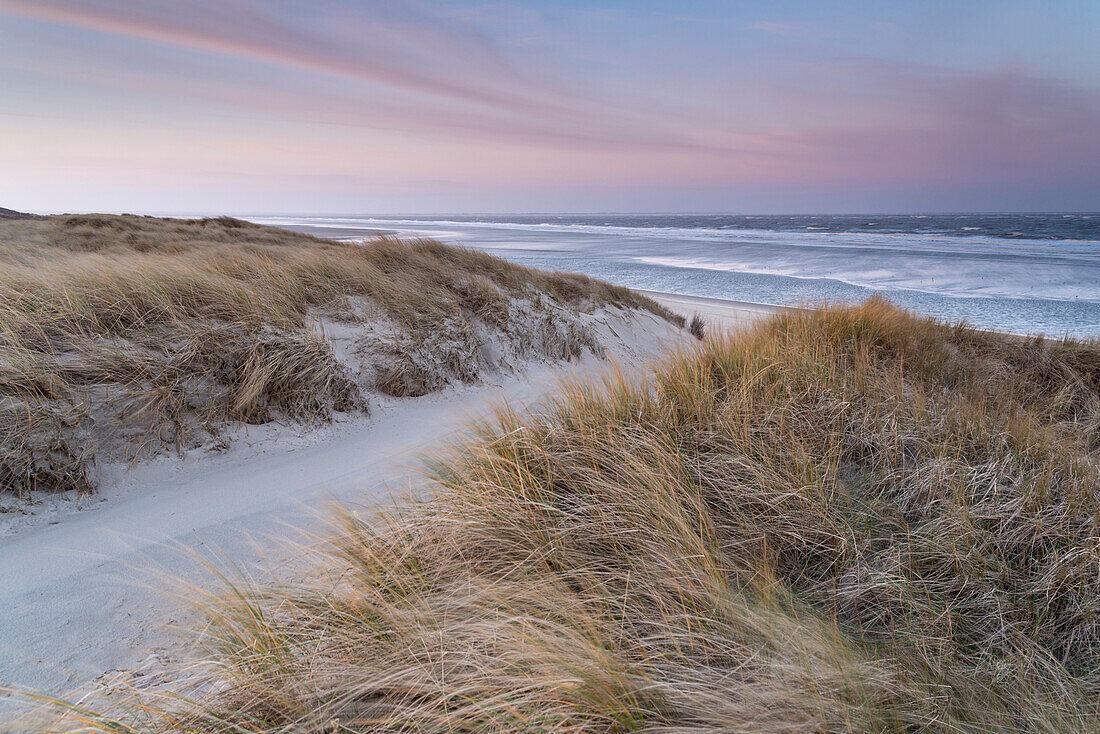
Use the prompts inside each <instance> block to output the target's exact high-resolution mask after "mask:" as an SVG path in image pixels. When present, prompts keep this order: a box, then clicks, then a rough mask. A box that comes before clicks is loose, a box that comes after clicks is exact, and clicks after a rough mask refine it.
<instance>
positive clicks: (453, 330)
mask: <svg viewBox="0 0 1100 734" xmlns="http://www.w3.org/2000/svg"><path fill="white" fill-rule="evenodd" d="M535 301H538V302H540V303H544V304H547V307H546V308H544V309H543V314H542V316H541V317H540V318H541V319H542V322H541V323H542V326H543V328H542V331H543V332H545V333H543V334H542V336H543V339H542V341H540V342H538V344H537V345H535V346H537V347H539V348H541V349H542V350H543V351H546V350H553V349H556V350H559V351H562V350H564V351H565V352H566V353H567V354H571V353H573V352H576V351H577V350H579V349H580V348H581V347H582V346H583V345H584V340H583V338H581V336H578V335H577V334H575V333H573V332H571V331H570V329H571V328H573V323H572V322H570V321H569V315H570V314H571V313H575V312H576V311H577V310H584V309H590V308H592V307H596V306H603V305H608V304H615V305H623V306H630V307H639V308H648V309H650V310H653V311H654V312H657V313H661V315H663V316H666V317H668V318H673V317H672V316H671V314H668V312H666V311H664V310H663V309H661V308H660V307H658V306H657V305H656V304H654V303H653V302H651V301H648V300H647V299H644V298H642V297H641V296H638V295H636V294H634V293H632V292H631V291H628V290H626V289H624V288H617V287H614V286H611V285H608V284H606V283H602V282H598V281H594V280H591V279H588V278H585V277H583V276H576V275H569V274H561V273H546V272H539V271H534V270H530V269H527V268H522V267H519V266H515V265H512V264H509V263H507V262H505V261H503V260H500V259H498V258H495V257H491V256H489V255H486V254H483V253H479V252H474V251H469V250H461V249H458V248H453V247H447V246H445V245H442V244H439V243H438V242H432V241H427V240H424V241H416V242H408V243H407V242H400V241H397V240H393V239H382V240H379V241H377V242H374V243H370V244H367V245H356V244H347V243H337V242H333V241H329V240H323V239H318V238H315V237H310V236H308V235H303V234H297V233H293V232H288V231H285V230H280V229H275V228H271V227H261V226H258V225H254V224H250V223H247V222H243V221H240V220H235V219H230V218H227V217H223V218H219V219H202V220H176V219H157V218H152V217H137V216H107V215H68V216H58V217H49V218H41V219H37V220H18V221H5V222H2V223H0V491H15V492H25V491H27V490H32V489H39V488H46V489H69V488H86V487H87V486H88V483H89V480H88V472H87V465H88V461H89V457H90V456H92V455H95V454H96V453H97V452H101V451H107V452H108V453H113V454H114V455H115V458H117V457H118V455H122V454H125V455H126V458H129V457H130V455H136V454H139V453H141V452H142V451H144V450H157V447H161V446H163V445H165V444H167V445H172V446H177V447H180V448H182V447H185V446H187V445H188V444H189V443H190V442H191V441H192V440H193V439H194V436H195V435H196V434H198V435H203V434H207V433H209V432H211V431H216V430H218V428H219V427H220V426H221V425H223V424H225V423H226V422H227V421H246V422H252V423H257V422H266V421H269V420H272V419H275V418H287V419H293V420H313V419H325V418H327V417H329V415H330V414H331V412H332V411H334V410H349V409H354V408H356V407H357V406H361V405H362V404H363V396H362V394H361V393H362V389H361V388H363V387H366V388H368V389H369V390H374V389H377V390H380V391H382V392H385V393H388V394H392V395H418V394H423V393H425V392H429V391H431V390H435V389H439V388H440V387H442V386H444V385H445V384H446V383H447V382H448V381H449V380H466V381H469V380H473V379H476V378H477V376H478V368H479V363H478V360H477V353H478V352H477V350H478V347H479V344H478V342H477V340H476V338H475V337H474V334H473V329H474V326H475V325H476V324H485V325H487V327H488V328H492V329H495V330H497V331H498V332H500V333H502V334H503V335H504V338H514V337H516V336H517V334H520V332H521V331H523V329H521V328H520V327H519V325H518V324H515V323H513V319H512V316H513V312H514V310H515V309H516V307H517V303H519V302H523V303H528V304H529V303H533V302H535ZM528 310H530V309H528ZM318 314H320V315H324V316H328V317H331V318H335V319H343V320H346V321H351V322H358V323H363V322H366V323H369V324H372V325H374V324H382V325H384V326H385V329H384V331H385V333H386V339H385V343H384V344H382V343H380V344H378V345H375V346H376V347H377V348H376V350H375V351H377V352H378V353H379V355H381V357H384V360H383V363H381V364H379V365H377V372H378V374H377V379H376V380H375V381H374V382H373V383H371V384H369V385H366V386H364V385H360V384H357V382H356V381H355V379H353V375H351V374H349V370H348V369H347V367H346V365H344V364H342V363H341V362H340V361H339V360H338V359H336V357H335V356H334V354H333V351H332V349H331V346H330V344H329V342H328V341H326V339H325V338H324V337H323V335H322V334H321V333H319V330H318V329H317V328H315V324H314V323H312V321H313V320H314V317H316V316H317V315H318ZM526 328H527V327H526V326H525V327H524V329H526ZM574 331H575V328H574ZM549 336H560V339H559V342H563V343H564V344H565V346H564V347H563V346H562V345H561V344H559V343H553V344H552V343H551V341H552V340H550V339H549ZM523 337H524V338H525V339H531V337H530V335H529V334H523ZM368 346H369V345H368ZM114 444H118V447H115V448H111V447H112V446H113V445H114Z"/></svg>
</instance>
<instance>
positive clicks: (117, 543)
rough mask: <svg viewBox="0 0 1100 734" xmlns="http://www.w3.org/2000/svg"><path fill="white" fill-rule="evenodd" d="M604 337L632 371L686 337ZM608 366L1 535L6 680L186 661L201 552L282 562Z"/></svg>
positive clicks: (150, 481)
mask: <svg viewBox="0 0 1100 734" xmlns="http://www.w3.org/2000/svg"><path fill="white" fill-rule="evenodd" d="M595 326H596V328H597V332H598V335H599V339H600V341H601V343H603V344H604V345H605V346H606V347H607V350H608V353H609V355H610V356H611V357H612V360H614V361H615V362H618V363H619V364H621V365H624V366H626V367H630V366H640V365H643V364H645V363H647V362H649V361H650V360H652V359H653V358H655V357H656V356H657V355H659V354H660V353H661V352H663V351H664V349H665V348H667V347H668V346H669V345H670V344H671V343H673V342H675V341H676V340H677V339H680V338H683V336H682V332H678V331H677V330H676V329H675V328H674V327H671V326H670V325H668V324H667V323H666V322H664V321H662V320H660V319H658V318H657V317H655V316H653V315H651V314H648V313H633V314H625V313H624V312H618V311H614V312H611V313H605V314H603V315H602V316H600V317H599V318H597V319H595ZM610 364H611V360H609V361H600V360H598V359H596V358H595V357H592V356H588V357H586V358H585V359H583V360H581V362H580V363H578V364H575V365H559V366H556V367H555V366H547V365H531V366H529V367H528V368H527V370H526V372H525V373H524V374H522V375H518V376H508V377H503V378H500V379H497V380H496V384H484V385H480V386H475V387H464V388H454V389H448V390H445V391H443V392H442V393H438V394H434V395H430V396H427V397H424V398H415V399H404V400H395V399H391V400H389V401H387V402H382V403H380V404H379V403H375V410H374V414H373V415H372V416H371V417H370V418H369V419H367V418H356V419H347V420H344V421H342V422H338V423H337V424H335V425H332V426H328V427H324V428H321V429H315V430H312V431H305V430H303V429H301V428H289V427H282V428H278V429H272V428H261V429H260V430H257V429H255V428H252V429H250V432H249V433H248V434H247V435H243V436H240V437H239V438H238V440H237V441H235V442H234V443H233V444H232V446H231V447H230V448H229V449H228V450H226V451H222V452H220V453H216V452H205V453H204V452H198V451H196V452H191V453H190V454H189V455H188V456H187V457H186V458H185V459H183V460H180V459H171V458H164V459H161V460H159V461H155V462H153V463H150V464H146V465H141V466H137V467H134V468H132V469H129V470H127V471H125V472H116V474H115V476H114V478H113V480H112V481H108V482H104V484H103V485H101V491H100V493H99V494H98V495H97V496H96V497H95V498H94V499H93V501H92V502H90V503H88V502H87V501H86V502H85V503H84V505H85V507H84V508H82V509H79V510H77V509H76V508H75V504H74V503H69V505H68V506H66V504H65V503H58V504H57V506H56V507H52V508H47V510H48V512H47V513H45V514H43V513H42V512H39V513H38V515H37V516H36V517H32V518H31V521H30V522H24V523H22V525H21V526H19V527H15V528H9V530H14V531H15V532H13V534H11V535H9V536H8V537H6V538H2V539H0V558H2V559H3V563H2V564H0V685H14V686H17V687H20V688H32V689H35V690H45V691H50V692H69V691H71V690H72V689H73V688H74V687H76V686H79V685H82V684H85V683H87V682H89V681H92V680H95V679H96V678H98V677H100V676H102V675H103V674H104V673H107V672H108V671H112V670H119V669H124V670H125V669H133V668H135V667H137V666H140V665H141V663H142V661H144V660H147V659H150V658H152V657H155V656H161V657H163V656H169V657H171V656H175V655H176V654H178V652H179V649H180V648H181V646H182V644H183V643H182V642H179V641H178V639H177V638H176V635H174V634H171V633H170V631H169V629H168V628H169V627H170V626H172V625H173V624H175V623H177V622H179V621H180V620H181V610H182V609H183V608H184V607H185V605H182V604H180V603H179V602H178V600H174V599H172V598H170V597H168V596H167V595H166V594H165V593H164V588H165V587H166V586H167V584H166V581H165V579H166V577H172V578H177V579H182V580H184V581H186V582H199V581H201V580H202V578H203V576H204V574H205V573H207V571H204V570H203V569H202V568H201V567H200V565H199V564H196V562H195V556H196V555H198V556H201V557H203V558H209V559H213V560H214V561H215V563H216V564H217V565H218V566H219V567H220V568H226V567H227V565H228V564H230V563H231V564H233V565H234V566H236V567H237V568H241V569H256V568H260V567H262V566H263V565H264V564H277V563H279V562H281V561H283V560H285V556H286V551H285V550H284V549H283V548H281V546H280V543H281V541H285V540H293V539H294V538H295V537H298V536H299V534H300V533H301V532H302V531H303V530H308V529H309V528H316V527H318V524H319V523H320V522H321V520H320V519H319V517H318V516H319V515H320V514H323V511H324V507H325V505H326V504H327V503H329V502H331V501H333V500H337V499H354V500H357V501H367V502H370V501H374V500H380V499H383V498H385V497H387V496H388V495H390V494H392V493H395V492H401V491H403V490H406V491H407V490H408V488H409V487H410V484H411V483H413V482H414V481H415V476H416V473H417V469H416V461H417V458H418V456H420V455H422V454H423V453H425V452H427V451H429V450H431V449H432V448H433V447H436V446H438V445H439V444H440V443H441V442H442V441H444V440H445V439H446V438H447V437H448V436H449V435H451V434H452V433H453V432H455V431H456V430H457V429H459V428H461V427H462V426H463V425H464V424H466V423H467V422H468V421H469V420H470V419H472V418H474V417H477V416H484V415H486V414H487V413H488V411H490V410H491V408H492V406H493V405H495V404H497V403H499V402H500V401H501V400H502V399H506V400H509V401H511V402H512V403H513V404H515V403H522V404H531V403H533V402H536V401H538V400H539V399H540V398H542V397H543V396H545V395H546V393H547V392H548V391H549V390H551V389H552V387H553V386H554V385H555V384H556V382H557V381H558V380H559V379H560V378H561V377H563V376H565V377H572V376H589V375H595V374H599V373H600V372H602V371H604V370H607V369H609V367H610ZM109 474H110V472H108V475H109ZM89 504H90V505H91V509H88V508H87V507H86V506H87V505H89ZM36 519H37V523H36V522H34V520H36ZM48 523H52V524H48ZM261 560H262V561H263V562H264V563H263V564H261V563H258V561H261ZM0 707H2V704H0Z"/></svg>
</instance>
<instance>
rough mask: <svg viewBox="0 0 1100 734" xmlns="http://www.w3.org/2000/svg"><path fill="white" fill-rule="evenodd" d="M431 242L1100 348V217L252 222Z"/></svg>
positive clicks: (697, 292) (603, 273)
mask: <svg viewBox="0 0 1100 734" xmlns="http://www.w3.org/2000/svg"><path fill="white" fill-rule="evenodd" d="M249 219H252V220H253V221H256V222H260V223H264V224H272V225H277V226H282V227H287V228H290V229H295V230H299V231H305V232H311V233H315V234H319V235H322V236H326V237H332V238H336V239H350V240H359V239H362V238H366V237H370V236H372V235H374V234H377V233H390V234H395V235H399V236H402V237H430V238H434V239H438V240H441V241H443V242H446V243H450V244H454V245H459V246H462V247H472V248H478V249H482V250H485V251H488V252H491V253H493V254H495V255H499V256H501V257H504V258H507V259H508V260H512V261H514V262H517V263H520V264H523V265H529V266H532V267H537V268H545V269H550V270H564V271H570V272H576V273H584V274H586V275H590V276H593V277H596V278H601V279H603V280H607V281H610V282H612V283H617V284H620V285H625V286H628V287H631V288H638V289H645V290H653V291H665V292H668V293H677V294H684V295H692V296H705V297H710V298H724V299H729V300H735V301H750V302H755V303H768V304H776V305H810V304H819V303H825V302H828V303H858V302H861V301H863V300H865V299H867V298H869V297H870V296H871V295H873V294H876V293H878V294H881V295H882V296H884V297H885V298H887V299H889V300H890V301H892V302H894V303H896V304H898V305H899V306H902V307H904V308H907V309H910V310H912V311H915V312H917V313H920V314H925V315H929V316H934V317H936V318H938V319H940V320H942V321H945V322H950V323H956V322H959V321H965V322H967V323H969V324H972V325H974V326H977V327H980V328H984V329H997V330H1001V331H1009V332H1014V333H1020V334H1046V335H1047V336H1050V337H1063V336H1070V337H1076V338H1097V337H1100V213H1088V212H1086V213H1056V214H927V215H920V214H912V215H844V216H838V215H797V216H751V215H726V214H715V215H711V214H705V215H692V214H661V215H619V214H615V215H603V214H589V215H543V214H537V215H536V214H530V215H507V216H488V215H485V216H482V215H463V216H457V215H448V216H340V217H332V216H328V217H249Z"/></svg>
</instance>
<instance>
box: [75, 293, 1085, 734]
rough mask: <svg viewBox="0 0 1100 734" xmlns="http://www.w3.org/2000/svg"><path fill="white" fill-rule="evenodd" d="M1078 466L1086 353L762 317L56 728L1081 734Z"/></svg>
mask: <svg viewBox="0 0 1100 734" xmlns="http://www.w3.org/2000/svg"><path fill="white" fill-rule="evenodd" d="M1098 437H1100V345H1097V344H1096V343H1079V342H1050V341H1043V340H1039V339H1029V340H1023V339H1012V338H1008V337H1003V336H999V335H993V334H988V333H980V332H976V331H974V330H971V329H969V328H966V327H962V326H959V327H949V326H943V325H939V324H936V323H933V322H932V321H929V320H924V319H919V318H915V317H913V316H910V315H908V314H906V313H904V312H901V311H899V310H896V309H895V308H893V307H891V306H889V305H887V304H885V303H884V302H881V301H877V300H872V301H869V302H868V303H866V304H865V305H863V306H862V307H859V308H851V309H819V310H816V311H811V312H787V313H784V314H781V315H777V316H775V317H773V318H772V319H771V320H770V321H768V322H766V323H764V324H762V325H759V326H757V327H755V328H754V329H753V330H752V331H750V332H748V333H745V334H742V335H738V336H734V337H731V338H722V337H717V336H711V337H710V338H709V339H708V340H707V341H706V342H704V343H703V344H701V345H699V347H698V351H695V352H692V353H689V354H685V355H683V356H680V357H678V358H676V359H674V360H673V361H671V362H670V363H669V364H666V365H664V366H662V367H660V368H658V369H657V370H656V371H655V373H654V374H653V376H652V379H651V381H649V382H648V384H644V385H641V386H639V385H636V384H633V383H631V382H628V381H626V380H616V381H612V382H611V383H609V384H608V385H606V386H604V387H602V388H594V387H591V386H584V385H577V386H573V387H571V388H569V389H568V390H567V391H566V392H565V393H564V395H563V396H562V397H561V399H560V402H559V404H558V405H557V406H556V407H555V408H554V409H553V410H550V411H548V412H547V413H545V414H543V415H542V416H541V417H526V418H524V417H519V416H517V415H515V414H512V413H509V412H505V413H503V414H502V415H501V416H500V417H499V421H498V422H497V423H496V424H495V425H492V426H487V427H484V428H482V429H481V430H480V431H479V432H478V434H477V436H475V437H472V438H471V439H470V440H468V441H467V442H466V443H465V444H464V445H462V446H460V447H459V448H457V449H456V450H455V451H454V452H453V454H452V455H450V456H448V457H447V458H445V459H444V460H442V461H441V462H440V463H439V464H438V465H436V466H435V467H434V469H433V475H434V477H435V478H436V481H437V486H436V491H435V492H434V493H433V496H432V497H431V498H430V500H426V501H423V502H420V503H414V504H411V505H407V506H403V507H401V508H399V509H397V510H396V511H393V512H391V513H389V514H387V515H385V516H383V517H381V518H379V519H373V520H371V519H363V518H360V517H359V516H358V515H356V514H354V513H352V512H350V511H349V512H347V513H345V514H344V515H342V517H341V518H340V530H339V531H338V532H336V534H335V537H334V538H333V539H332V542H331V544H330V545H328V546H326V547H325V550H323V551H322V552H321V561H320V562H319V568H318V572H317V573H316V574H315V575H313V577H312V580H311V581H309V582H307V583H294V584H279V585H269V586H261V587H249V586H247V585H241V586H237V587H233V588H232V593H231V594H229V595H227V596H225V597H224V598H223V599H222V600H221V601H219V602H217V603H216V604H215V605H214V606H213V607H212V608H211V616H210V620H211V622H210V627H209V629H208V635H209V655H210V661H211V664H212V680H211V682H210V683H209V684H207V685H206V686H204V687H203V688H201V690H204V691H206V693H205V694H204V695H202V696H201V697H200V698H196V699H192V700H190V701H189V700H188V699H186V698H184V699H178V698H166V697H160V696H158V694H143V695H139V696H137V698H136V703H134V702H130V703H129V704H126V705H120V707H119V710H118V711H116V712H113V713H112V716H115V718H114V719H111V720H110V722H108V720H106V719H96V718H95V717H88V716H87V715H81V716H77V717H76V718H75V719H69V721H68V722H67V724H66V725H65V726H72V727H74V728H79V727H81V726H83V727H84V728H85V729H86V730H88V731H107V730H111V731H127V732H185V731H187V732H192V731H204V732H366V731H440V732H443V731H466V732H485V731H523V732H551V731H553V732H561V731H572V732H589V731H591V732H618V731H653V732H672V731H677V732H700V731H723V732H761V731H764V732H826V731H829V732H839V731H858V732H886V731H896V732H913V731H937V732H990V731H993V732H1016V731H1027V732H1083V731H1097V730H1098V724H1100V720H1098V718H1097V713H1098V712H1097V707H1098V701H1100V527H1098V522H1100V496H1098V491H1100V476H1098V464H1097V459H1098V454H1097V452H1098V449H1100V438H1098ZM79 721H83V724H80V723H79ZM112 727H115V728H112Z"/></svg>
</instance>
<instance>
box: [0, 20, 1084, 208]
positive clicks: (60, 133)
mask: <svg viewBox="0 0 1100 734" xmlns="http://www.w3.org/2000/svg"><path fill="white" fill-rule="evenodd" d="M1097 38H1100V3H1096V2H1073V1H1070V2H1058V3H1055V2H1047V3H1039V2H1012V1H1008V2H996V3H994V2H952V3H947V2H865V3H822V2H771V3H755V2H754V3H736V2H721V3H719V2H693V3H686V2H685V3H676V2H524V3H512V2H459V1H451V2H400V3H396V2H373V1H365V0H364V1H358V2H350V1H347V0H341V1H337V0H318V1H315V2H305V1H304V0H303V1H301V2H295V1H293V0H288V1H282V0H280V1H278V2H276V1H265V0H193V1H192V2H186V3H182V2H173V1H170V0H145V1H144V2H123V1H121V0H0V166H2V170H3V171H4V176H3V177H2V178H0V206H8V207H12V208H24V209H32V210H37V211H54V210H107V211H120V210H128V211H153V212H214V211H218V212H221V211H228V212H257V213H259V212H318V213H320V212H509V211H544V212H546V211H728V212H750V213H751V212H757V213H771V212H836V211H846V212H857V211H858V212H863V211H898V212H905V211H959V210H983V211H988V210H997V211H1005V210H1031V211H1035V210H1081V209H1089V210H1095V209H1100V173H1098V172H1100V50H1098V44H1097V42H1096V39H1097Z"/></svg>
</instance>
